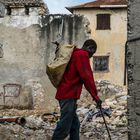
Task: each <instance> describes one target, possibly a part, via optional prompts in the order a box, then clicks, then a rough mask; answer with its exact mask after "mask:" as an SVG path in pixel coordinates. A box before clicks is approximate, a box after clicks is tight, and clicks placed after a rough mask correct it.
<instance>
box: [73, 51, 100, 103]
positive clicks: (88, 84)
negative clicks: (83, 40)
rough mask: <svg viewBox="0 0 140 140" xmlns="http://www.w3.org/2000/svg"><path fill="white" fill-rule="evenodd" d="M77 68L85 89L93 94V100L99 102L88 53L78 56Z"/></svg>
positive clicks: (80, 53) (81, 53) (83, 52)
mask: <svg viewBox="0 0 140 140" xmlns="http://www.w3.org/2000/svg"><path fill="white" fill-rule="evenodd" d="M75 62H76V68H77V70H78V72H79V75H80V77H81V79H82V80H83V83H84V86H85V88H86V89H87V90H88V92H89V93H90V94H91V96H92V97H93V99H94V100H95V101H96V102H98V101H99V100H100V99H99V97H98V96H97V89H96V85H95V82H94V77H93V73H92V70H91V66H90V62H89V56H88V52H86V51H81V52H79V53H78V54H77V55H76V60H75Z"/></svg>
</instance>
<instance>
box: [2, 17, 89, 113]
mask: <svg viewBox="0 0 140 140" xmlns="http://www.w3.org/2000/svg"><path fill="white" fill-rule="evenodd" d="M6 18H9V19H10V18H11V19H12V17H6ZM14 18H15V17H14ZM25 18H26V17H25ZM25 18H24V17H20V18H19V19H17V20H14V22H12V23H10V22H9V20H6V19H4V20H3V21H2V23H1V24H0V107H1V108H2V109H3V108H5V107H6V108H21V109H25V108H27V109H33V108H34V109H38V110H51V111H52V110H53V109H54V108H55V107H56V105H57V104H56V103H57V102H56V100H55V99H54V98H55V97H54V96H55V88H53V86H52V85H51V83H50V81H49V79H48V77H47V74H46V65H47V64H48V62H50V61H51V60H52V59H53V57H54V52H55V48H56V46H55V45H53V44H52V43H51V42H52V41H55V40H57V39H59V38H60V36H62V38H63V39H62V40H63V41H62V42H61V43H72V44H73V43H76V44H77V45H78V46H79V47H81V45H82V44H83V42H84V41H85V40H86V39H87V38H88V37H89V34H88V33H87V32H86V31H87V26H86V24H87V20H86V19H85V18H83V17H82V16H72V15H47V16H45V17H43V18H42V23H41V24H40V21H38V23H36V22H35V24H33V22H30V21H26V24H25V23H24V22H23V23H22V21H25ZM34 18H38V17H37V16H36V17H34ZM6 23H8V24H6ZM17 23H20V24H17ZM29 25H30V26H29ZM41 25H42V26H41Z"/></svg>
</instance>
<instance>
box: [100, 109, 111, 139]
mask: <svg viewBox="0 0 140 140" xmlns="http://www.w3.org/2000/svg"><path fill="white" fill-rule="evenodd" d="M100 111H101V114H102V117H103V120H104V123H105V127H106V130H107V133H108V136H109V139H110V140H112V139H111V135H110V132H109V129H108V127H107V124H106V120H105V117H104V114H103V111H102V107H100Z"/></svg>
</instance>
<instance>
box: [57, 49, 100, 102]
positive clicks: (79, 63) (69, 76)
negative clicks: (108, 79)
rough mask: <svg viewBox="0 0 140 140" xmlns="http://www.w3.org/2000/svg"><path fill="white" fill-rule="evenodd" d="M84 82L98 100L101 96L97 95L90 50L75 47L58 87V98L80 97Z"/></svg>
mask: <svg viewBox="0 0 140 140" xmlns="http://www.w3.org/2000/svg"><path fill="white" fill-rule="evenodd" d="M83 84H84V86H85V88H86V89H87V90H88V92H89V93H90V94H91V96H92V97H93V99H94V100H95V101H98V100H99V97H98V96H97V90H96V86H95V83H94V78H93V73H92V70H91V66H90V61H89V55H88V52H87V51H85V50H83V49H78V48H75V49H74V52H73V54H72V57H71V59H70V62H69V65H68V67H67V69H66V71H65V73H64V76H63V79H62V81H61V82H60V84H59V86H58V88H57V93H56V99H58V100H61V99H79V98H80V94H81V90H82V85H83Z"/></svg>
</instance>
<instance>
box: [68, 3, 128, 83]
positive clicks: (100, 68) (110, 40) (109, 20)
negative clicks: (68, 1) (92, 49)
mask: <svg viewBox="0 0 140 140" xmlns="http://www.w3.org/2000/svg"><path fill="white" fill-rule="evenodd" d="M67 9H68V10H69V11H70V12H72V13H73V14H77V15H79V14H80V15H84V16H85V17H86V18H88V20H89V27H90V30H89V32H91V38H92V39H94V40H95V41H96V43H97V46H98V48H97V52H96V53H95V55H94V56H93V58H92V60H91V65H92V68H93V71H94V76H95V79H96V80H101V79H102V80H108V81H110V82H111V83H114V84H118V85H121V86H123V85H125V84H126V76H125V42H126V40H127V0H96V1H93V2H89V3H85V4H81V5H77V6H73V7H68V8H67Z"/></svg>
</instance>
